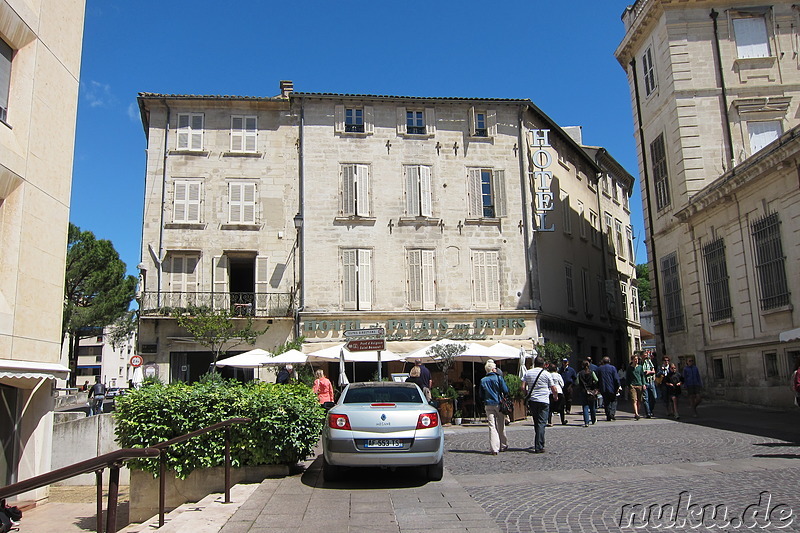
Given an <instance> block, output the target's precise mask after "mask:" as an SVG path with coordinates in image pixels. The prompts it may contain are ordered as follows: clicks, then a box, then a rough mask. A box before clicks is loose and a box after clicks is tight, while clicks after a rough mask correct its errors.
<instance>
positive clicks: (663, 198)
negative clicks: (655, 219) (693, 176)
mask: <svg viewBox="0 0 800 533" xmlns="http://www.w3.org/2000/svg"><path fill="white" fill-rule="evenodd" d="M650 159H651V161H652V162H653V183H654V185H655V188H656V208H658V210H659V211H660V210H661V209H664V208H665V207H667V206H669V205H670V203H671V201H670V196H669V182H668V177H667V151H666V148H665V146H664V134H663V133H662V134H661V135H659V136H658V138H657V139H656V140H655V141H653V142H652V143H650Z"/></svg>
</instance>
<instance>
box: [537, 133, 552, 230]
mask: <svg viewBox="0 0 800 533" xmlns="http://www.w3.org/2000/svg"><path fill="white" fill-rule="evenodd" d="M549 147H550V130H531V164H533V167H534V169H533V188H534V194H535V195H536V215H535V216H536V231H555V229H556V227H555V224H552V225H551V226H550V227H548V226H547V213H549V212H550V211H552V210H553V209H555V202H554V197H553V191H551V190H550V185H551V184H552V182H553V173H552V172H551V171H549V170H547V169H548V168H549V167H550V165H551V164H552V163H553V156H551V155H550V152H548V151H547V150H545V148H549Z"/></svg>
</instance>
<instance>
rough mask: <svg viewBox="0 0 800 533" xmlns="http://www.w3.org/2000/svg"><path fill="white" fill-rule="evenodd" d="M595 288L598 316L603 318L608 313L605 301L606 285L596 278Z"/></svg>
mask: <svg viewBox="0 0 800 533" xmlns="http://www.w3.org/2000/svg"><path fill="white" fill-rule="evenodd" d="M595 287H596V288H597V306H598V308H599V309H600V316H601V317H602V318H605V316H606V313H607V312H608V300H607V299H606V284H605V282H604V281H603V278H601V277H600V276H597V280H596V283H595Z"/></svg>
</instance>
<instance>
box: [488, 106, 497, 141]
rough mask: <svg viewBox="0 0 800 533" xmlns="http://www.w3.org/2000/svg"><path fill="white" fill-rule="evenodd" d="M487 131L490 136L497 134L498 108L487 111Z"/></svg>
mask: <svg viewBox="0 0 800 533" xmlns="http://www.w3.org/2000/svg"><path fill="white" fill-rule="evenodd" d="M486 132H487V135H488V136H489V137H496V136H497V110H495V109H489V110H487V111H486Z"/></svg>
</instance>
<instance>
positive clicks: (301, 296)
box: [294, 97, 306, 338]
mask: <svg viewBox="0 0 800 533" xmlns="http://www.w3.org/2000/svg"><path fill="white" fill-rule="evenodd" d="M305 120H306V117H305V99H304V98H302V97H301V98H300V132H299V137H298V147H297V151H298V158H297V160H298V163H297V167H298V178H299V183H298V185H297V192H298V201H297V215H296V217H295V218H297V217H300V221H301V224H300V226H299V227H297V252H296V257H298V261H299V263H300V266H299V279H300V282H299V283H296V284H295V287H296V288H297V308H296V309H295V312H294V329H295V338H298V337H300V312H301V311H302V310H303V308H304V307H305V301H306V299H305V287H304V284H303V281H304V279H305V268H304V263H305V253H304V251H303V246H304V242H303V241H304V239H303V232H304V231H305V214H304V212H303V211H304V209H303V208H304V199H305V187H304V181H305V168H304V159H303V157H304V147H305V145H304V143H305V135H304V134H305V131H304V127H305Z"/></svg>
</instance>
